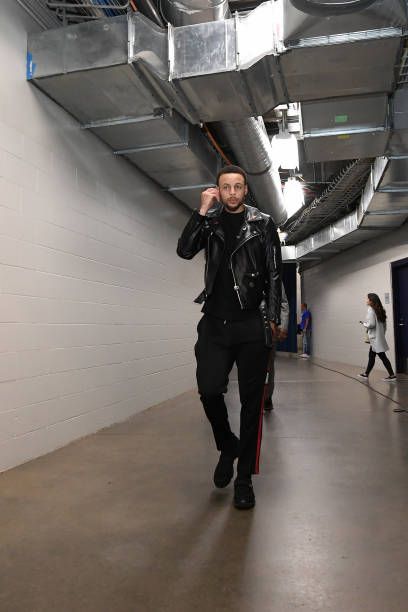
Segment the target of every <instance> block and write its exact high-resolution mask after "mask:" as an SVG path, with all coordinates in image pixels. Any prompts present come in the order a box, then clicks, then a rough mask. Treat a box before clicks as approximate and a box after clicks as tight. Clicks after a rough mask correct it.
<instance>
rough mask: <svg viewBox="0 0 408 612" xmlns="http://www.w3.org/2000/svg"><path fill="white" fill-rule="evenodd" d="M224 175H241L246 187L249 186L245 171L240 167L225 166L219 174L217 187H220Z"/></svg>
mask: <svg viewBox="0 0 408 612" xmlns="http://www.w3.org/2000/svg"><path fill="white" fill-rule="evenodd" d="M223 174H240V175H241V176H242V177H243V179H244V183H245V185H247V184H248V180H247V175H246V173H245V170H243V169H242V168H240V167H239V166H233V165H232V164H231V165H228V166H224V167H223V168H221V170H220V171H219V172H218V174H217V185H219V182H220V178H221V176H222V175H223Z"/></svg>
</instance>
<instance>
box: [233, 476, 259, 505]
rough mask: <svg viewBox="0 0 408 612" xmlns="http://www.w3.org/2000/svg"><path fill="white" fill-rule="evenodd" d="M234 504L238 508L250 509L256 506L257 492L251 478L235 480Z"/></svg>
mask: <svg viewBox="0 0 408 612" xmlns="http://www.w3.org/2000/svg"><path fill="white" fill-rule="evenodd" d="M234 506H235V508H238V510H250V509H251V508H253V507H254V506H255V493H254V489H253V487H252V482H251V480H250V479H249V480H238V479H237V480H236V481H235V482H234Z"/></svg>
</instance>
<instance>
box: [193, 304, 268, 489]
mask: <svg viewBox="0 0 408 612" xmlns="http://www.w3.org/2000/svg"><path fill="white" fill-rule="evenodd" d="M197 331H198V341H197V344H196V346H195V354H196V359H197V384H198V391H199V393H200V397H201V401H202V403H203V406H204V410H205V414H206V415H207V418H208V420H209V421H210V423H211V427H212V429H213V433H214V438H215V443H216V445H217V449H218V450H219V451H221V452H223V451H224V452H227V453H236V454H237V455H238V477H240V478H249V477H250V476H251V474H254V473H257V471H258V462H259V451H260V443H261V434H262V430H261V427H262V414H261V411H262V408H261V404H262V395H263V388H264V383H265V376H266V368H267V363H268V355H269V349H268V348H267V347H266V346H265V337H264V330H263V323H262V319H261V315H260V313H259V316H258V313H254V316H253V317H252V318H250V319H249V320H245V321H226V322H224V321H222V320H221V319H217V318H215V317H212V316H210V315H204V316H203V318H202V319H201V321H200V322H199V324H198V327H197ZM234 362H235V363H236V364H237V369H238V385H239V395H240V400H241V419H240V438H239V440H238V438H237V437H236V436H235V435H234V434H233V433H232V431H231V427H230V424H229V420H228V411H227V407H226V405H225V402H224V393H226V391H227V386H228V376H229V374H230V372H231V369H232V366H233V365H234Z"/></svg>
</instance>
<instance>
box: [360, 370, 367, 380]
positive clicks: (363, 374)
mask: <svg viewBox="0 0 408 612" xmlns="http://www.w3.org/2000/svg"><path fill="white" fill-rule="evenodd" d="M358 377H359V378H365V379H366V380H367V378H368V374H366V373H365V372H362V374H359V375H358Z"/></svg>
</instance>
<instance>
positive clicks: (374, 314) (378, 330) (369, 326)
mask: <svg viewBox="0 0 408 612" xmlns="http://www.w3.org/2000/svg"><path fill="white" fill-rule="evenodd" d="M367 306H368V310H367V317H366V320H365V321H360V323H362V325H364V327H365V328H366V330H367V334H368V339H369V341H370V351H369V353H368V364H367V367H366V370H365V372H362V373H361V374H359V377H360V378H365V379H368V377H369V374H370V372H371V370H372V369H373V367H374V363H375V358H376V356H377V355H378V356H379V358H380V359H381V361H382V362H383V364H384V366H385V369H386V370H387V372H388V376H387V377H386V378H383V380H386V381H387V382H395V381H396V380H397V377H396V376H395V374H394V370H393V369H392V365H391V363H390V360H389V359H388V357H387V355H386V354H385V352H386V351H388V350H389V346H388V344H387V341H386V339H385V332H386V330H387V314H386V312H385V310H384V307H383V305H382V304H381V300H380V298H379V297H378V295H377V294H376V293H369V294H368V295H367Z"/></svg>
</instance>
